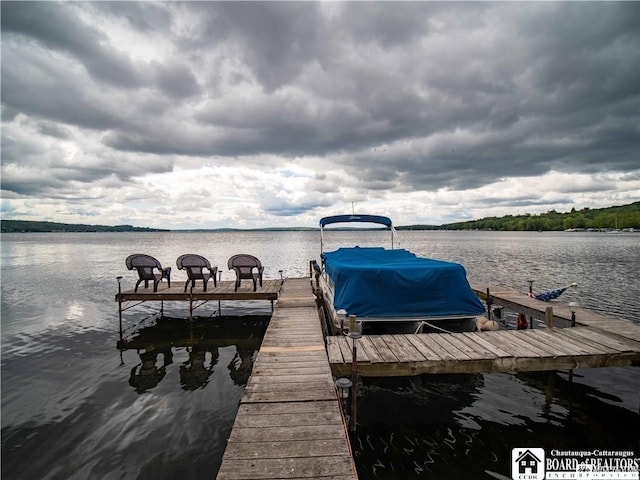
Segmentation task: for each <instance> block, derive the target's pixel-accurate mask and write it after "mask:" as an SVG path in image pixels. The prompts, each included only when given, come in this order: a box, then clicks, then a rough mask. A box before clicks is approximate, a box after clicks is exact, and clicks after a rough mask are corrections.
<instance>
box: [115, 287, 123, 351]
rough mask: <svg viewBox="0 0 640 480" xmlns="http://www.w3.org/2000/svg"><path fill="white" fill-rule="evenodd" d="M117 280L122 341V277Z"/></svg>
mask: <svg viewBox="0 0 640 480" xmlns="http://www.w3.org/2000/svg"><path fill="white" fill-rule="evenodd" d="M116 280H118V318H119V320H120V341H122V286H121V285H120V281H121V280H122V277H121V276H118V277H116Z"/></svg>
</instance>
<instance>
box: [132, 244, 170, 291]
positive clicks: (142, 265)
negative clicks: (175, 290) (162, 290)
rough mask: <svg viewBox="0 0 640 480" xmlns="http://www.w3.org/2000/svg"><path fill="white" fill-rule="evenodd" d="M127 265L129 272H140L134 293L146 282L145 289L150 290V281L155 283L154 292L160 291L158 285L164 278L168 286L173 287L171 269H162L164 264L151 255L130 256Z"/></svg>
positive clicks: (138, 254)
mask: <svg viewBox="0 0 640 480" xmlns="http://www.w3.org/2000/svg"><path fill="white" fill-rule="evenodd" d="M125 264H126V265H127V268H128V269H129V270H133V269H136V270H137V271H138V277H139V278H138V281H137V282H136V287H135V288H134V290H133V291H134V292H137V291H138V285H140V283H142V282H144V288H149V281H152V282H153V291H154V292H157V291H158V283H160V281H161V280H162V279H163V278H166V279H167V284H168V285H169V287H171V267H166V268H162V264H161V263H160V262H159V261H158V260H156V259H155V258H153V257H152V256H151V255H145V254H143V253H134V254H133V255H129V256H128V257H127V259H126V260H125Z"/></svg>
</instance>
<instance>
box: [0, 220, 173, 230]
mask: <svg viewBox="0 0 640 480" xmlns="http://www.w3.org/2000/svg"><path fill="white" fill-rule="evenodd" d="M0 224H1V225H2V226H1V231H2V233H12V232H168V231H169V230H160V229H157V228H148V227H133V226H131V225H116V226H108V225H84V224H72V223H57V222H34V221H30V220H2V221H0Z"/></svg>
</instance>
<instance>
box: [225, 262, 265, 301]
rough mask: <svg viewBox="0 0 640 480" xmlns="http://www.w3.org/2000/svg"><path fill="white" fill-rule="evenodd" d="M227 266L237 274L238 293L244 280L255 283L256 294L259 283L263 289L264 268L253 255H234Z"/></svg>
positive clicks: (236, 289)
mask: <svg viewBox="0 0 640 480" xmlns="http://www.w3.org/2000/svg"><path fill="white" fill-rule="evenodd" d="M227 265H228V267H229V270H234V271H235V272H236V286H235V291H238V287H239V286H240V282H241V281H242V280H244V279H248V280H252V281H253V291H254V292H255V291H256V284H257V282H260V286H261V287H262V272H264V267H263V266H262V263H260V260H258V259H257V258H256V257H254V256H253V255H248V254H246V253H241V254H238V255H234V256H233V257H231V258H229V261H228V262H227Z"/></svg>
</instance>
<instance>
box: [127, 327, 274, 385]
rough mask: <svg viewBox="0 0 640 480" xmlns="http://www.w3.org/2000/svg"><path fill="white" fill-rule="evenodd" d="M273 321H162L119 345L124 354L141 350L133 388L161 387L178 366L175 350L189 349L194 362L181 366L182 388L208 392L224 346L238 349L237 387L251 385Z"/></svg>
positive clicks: (233, 364) (233, 368) (232, 372)
mask: <svg viewBox="0 0 640 480" xmlns="http://www.w3.org/2000/svg"><path fill="white" fill-rule="evenodd" d="M267 324H268V317H217V318H216V319H215V320H211V319H201V318H198V317H195V318H194V320H193V321H191V322H189V321H186V320H184V319H181V318H171V317H160V318H159V319H157V321H156V324H155V325H151V326H145V327H142V328H139V329H137V330H136V331H135V332H134V333H133V334H131V335H130V336H129V337H126V338H122V339H120V340H119V341H118V343H117V345H116V346H117V348H118V349H119V350H120V351H121V353H122V352H123V351H125V350H136V352H137V354H138V356H139V357H140V363H139V364H137V365H135V366H134V367H133V368H132V369H131V372H130V376H129V385H131V386H132V387H133V388H134V389H135V390H136V392H138V393H144V392H146V391H148V390H151V389H153V388H155V387H157V386H158V384H159V383H160V382H161V381H162V380H163V379H164V378H165V375H166V371H167V367H168V366H169V365H171V364H173V349H184V350H186V352H187V353H188V359H187V360H186V361H184V362H183V364H182V365H180V369H179V370H180V385H181V386H182V389H184V390H197V389H201V388H205V387H206V385H207V384H208V382H209V378H210V377H211V375H212V374H213V372H214V367H215V366H216V365H217V363H218V359H219V358H220V351H219V349H220V348H221V347H227V346H235V347H236V353H235V355H234V356H233V358H232V359H231V361H230V362H229V364H228V365H227V369H228V370H229V376H230V378H231V379H232V380H233V382H234V384H236V385H239V386H244V385H246V383H247V381H248V379H249V376H250V375H251V369H252V367H253V359H254V358H253V357H254V354H255V352H256V351H257V350H258V349H259V348H260V344H261V342H262V337H263V336H264V332H265V331H266V328H267Z"/></svg>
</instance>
